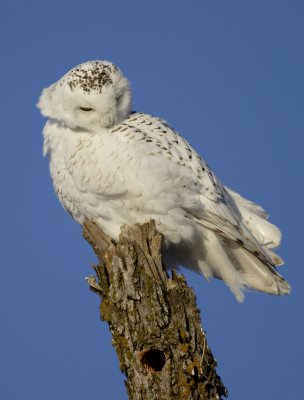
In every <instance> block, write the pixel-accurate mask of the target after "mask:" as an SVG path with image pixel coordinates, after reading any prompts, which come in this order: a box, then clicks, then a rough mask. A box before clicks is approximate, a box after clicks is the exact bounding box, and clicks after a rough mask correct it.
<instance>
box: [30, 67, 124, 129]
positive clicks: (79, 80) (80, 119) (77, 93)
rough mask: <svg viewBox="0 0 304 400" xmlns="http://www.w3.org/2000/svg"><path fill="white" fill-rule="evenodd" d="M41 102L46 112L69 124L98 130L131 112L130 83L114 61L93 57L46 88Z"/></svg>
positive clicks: (109, 125) (41, 109) (108, 126)
mask: <svg viewBox="0 0 304 400" xmlns="http://www.w3.org/2000/svg"><path fill="white" fill-rule="evenodd" d="M37 106H38V108H39V109H40V111H41V113H42V115H44V116H45V117H49V118H51V119H53V120H57V121H59V122H60V123H62V124H64V125H66V126H68V127H69V128H72V129H85V130H88V131H90V132H98V131H100V129H103V128H110V127H112V126H113V125H115V124H116V123H119V122H120V121H122V120H123V119H124V118H126V116H127V115H128V114H129V113H130V111H131V89H130V84H129V82H128V80H127V79H126V78H125V77H124V75H123V73H122V72H121V71H120V69H118V68H117V67H116V66H115V65H114V64H112V63H111V62H109V61H99V60H98V61H89V62H86V63H83V64H80V65H78V66H76V67H75V68H73V69H72V70H71V71H69V72H68V73H67V74H65V75H64V76H63V77H62V78H61V79H59V81H58V82H56V83H53V84H52V85H51V86H49V87H48V88H46V89H43V91H42V94H41V96H40V98H39V102H38V104H37Z"/></svg>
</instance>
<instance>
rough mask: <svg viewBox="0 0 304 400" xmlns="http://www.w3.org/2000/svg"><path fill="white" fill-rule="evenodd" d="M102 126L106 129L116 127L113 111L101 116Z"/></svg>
mask: <svg viewBox="0 0 304 400" xmlns="http://www.w3.org/2000/svg"><path fill="white" fill-rule="evenodd" d="M100 125H101V126H104V127H106V128H111V126H113V125H114V114H113V112H112V111H107V112H104V113H102V114H101V116H100Z"/></svg>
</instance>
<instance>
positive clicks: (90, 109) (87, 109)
mask: <svg viewBox="0 0 304 400" xmlns="http://www.w3.org/2000/svg"><path fill="white" fill-rule="evenodd" d="M79 108H80V110H82V111H92V110H93V108H90V107H79Z"/></svg>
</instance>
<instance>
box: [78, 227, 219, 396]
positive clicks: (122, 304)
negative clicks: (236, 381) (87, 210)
mask: <svg viewBox="0 0 304 400" xmlns="http://www.w3.org/2000/svg"><path fill="white" fill-rule="evenodd" d="M83 234H84V237H85V239H86V240H87V241H88V242H89V243H90V244H91V245H92V246H93V249H94V251H95V253H96V255H97V257H98V259H99V265H97V266H94V269H95V271H96V274H97V278H98V281H96V279H95V277H93V276H90V277H88V278H87V280H88V283H89V285H90V288H91V289H92V290H93V291H95V292H96V293H98V294H99V295H100V296H101V298H102V302H101V306H100V315H101V318H102V319H103V320H104V321H107V322H108V324H109V327H110V330H111V333H112V336H113V345H114V347H115V350H116V352H117V355H118V358H119V362H120V368H121V370H122V372H124V373H125V375H126V378H127V379H126V382H125V383H126V387H127V391H128V395H129V398H130V399H132V400H152V399H153V400H156V399H159V400H169V399H179V400H182V399H185V400H191V399H193V400H194V399H206V400H207V399H208V400H211V399H221V398H222V396H225V397H227V390H226V388H225V387H224V385H223V384H222V381H221V379H220V377H219V376H218V375H217V373H216V370H215V367H216V360H215V359H214V357H213V355H212V353H211V350H210V348H209V347H208V345H207V342H206V335H205V332H204V331H203V329H202V327H201V322H200V315H199V310H198V308H197V306H196V299H195V296H194V294H193V291H192V289H190V288H189V287H188V286H187V283H186V281H185V279H184V277H182V276H180V275H177V274H176V273H173V274H172V278H169V277H168V274H167V272H166V270H165V269H164V266H163V264H162V260H161V240H162V236H161V235H160V234H159V233H157V231H156V229H155V224H154V222H150V223H148V224H144V225H138V224H136V225H135V226H133V227H127V226H125V227H123V228H122V232H121V235H120V238H119V241H118V243H114V242H113V241H111V239H110V238H109V237H108V236H107V235H105V234H104V233H103V232H102V231H101V230H100V229H99V228H98V227H97V226H96V225H95V224H93V223H92V222H90V221H86V223H85V225H84V231H83Z"/></svg>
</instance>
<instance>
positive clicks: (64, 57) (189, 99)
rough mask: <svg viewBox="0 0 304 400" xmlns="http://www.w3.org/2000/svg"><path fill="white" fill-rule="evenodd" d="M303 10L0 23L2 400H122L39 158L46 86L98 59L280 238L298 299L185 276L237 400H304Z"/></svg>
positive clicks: (215, 9)
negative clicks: (256, 205)
mask: <svg viewBox="0 0 304 400" xmlns="http://www.w3.org/2000/svg"><path fill="white" fill-rule="evenodd" d="M303 21H304V3H303V1H300V0H299V1H295V0H286V1H281V0H267V1H262V0H257V1H244V0H237V1H236V0H229V1H228V0H217V1H211V0H209V1H205V0H197V1H186V0H184V1H164V0H153V1H150V2H148V1H143V0H140V1H139V0H134V1H131V0H130V1H125V0H117V1H113V2H111V1H103V0H86V1H78V0H74V1H59V0H52V1H42V0H40V1H38V0H36V1H34V0H28V1H21V0H19V1H15V0H10V1H7V2H2V4H1V9H0V41H1V47H0V48H1V62H0V69H1V73H0V83H1V86H0V88H1V89H0V105H1V120H2V129H1V143H2V145H1V157H0V162H1V168H0V173H1V187H2V191H1V214H2V215H1V221H2V229H1V236H2V239H1V243H2V246H1V270H0V271H1V280H0V320H1V328H0V381H1V383H0V398H1V399H5V400H17V399H18V400H19V399H31V400H54V399H58V400H61V399H73V400H82V399H88V398H101V399H109V400H117V399H122V400H124V399H126V394H125V391H124V384H123V375H122V374H121V373H120V372H119V370H118V362H117V359H116V355H115V353H114V351H113V350H112V348H111V344H110V335H109V333H108V327H107V325H106V324H105V323H101V322H100V321H99V312H98V305H99V300H98V298H97V296H96V295H94V294H93V293H91V292H89V291H88V289H87V286H86V282H85V280H84V277H85V276H86V275H88V274H90V273H91V271H90V263H92V262H94V261H95V257H94V255H93V253H92V250H91V248H90V247H89V245H88V244H87V243H86V242H85V241H84V240H83V239H82V237H81V229H80V227H79V226H78V225H77V224H76V223H74V221H72V220H71V219H70V217H69V216H68V215H66V214H65V213H64V211H63V210H62V209H61V206H60V204H59V202H58V201H57V199H56V197H55V195H54V193H53V189H52V185H51V182H50V178H49V173H48V165H47V161H46V160H44V159H43V158H42V151H41V147H42V136H41V131H42V128H43V125H44V123H45V121H44V120H43V118H42V117H41V116H40V115H39V112H38V110H37V109H36V107H35V104H36V102H37V99H38V96H39V94H40V91H41V89H42V88H43V87H46V86H48V85H49V84H50V83H52V82H54V81H56V80H57V79H58V78H59V77H60V76H61V75H62V74H63V73H65V72H66V71H67V70H68V69H70V68H71V67H73V66H74V65H76V64H78V63H80V62H83V61H87V60H89V59H108V60H111V61H113V62H115V63H117V64H118V65H119V66H120V67H121V68H122V69H123V70H124V71H125V73H126V75H127V76H128V77H129V79H130V80H131V82H132V85H133V90H134V109H136V110H138V111H144V112H148V113H152V114H155V115H159V116H162V117H164V118H165V119H167V120H168V121H169V122H170V123H171V124H173V125H174V126H175V127H176V128H177V129H178V130H179V131H180V132H181V133H182V134H183V135H184V136H185V137H186V138H187V139H188V140H189V141H190V142H191V144H192V145H193V146H194V147H195V148H196V149H197V150H198V151H199V152H200V153H201V155H202V156H203V157H204V158H205V159H206V160H207V161H208V162H209V164H210V165H211V166H212V167H213V169H214V170H215V172H216V173H217V175H218V176H219V177H220V178H221V179H222V180H223V181H224V182H225V183H226V184H227V185H229V186H230V187H232V188H234V189H235V190H237V191H239V192H241V193H242V194H243V195H245V196H247V197H249V198H250V199H252V200H255V201H257V202H260V203H261V204H262V205H263V206H264V207H265V208H266V209H267V210H268V211H269V213H270V214H271V219H272V221H274V222H275V223H277V224H278V225H279V226H280V227H281V229H282V231H283V234H284V237H283V244H282V247H281V250H280V255H281V256H282V257H283V258H284V259H285V261H286V266H285V267H282V270H281V271H282V273H283V274H284V276H285V277H286V278H287V279H288V280H289V281H290V282H291V284H292V286H293V292H292V294H291V296H290V297H285V298H275V297H271V296H267V295H263V294H252V293H251V294H248V295H247V297H246V300H245V302H244V304H241V305H240V304H238V303H237V302H236V301H235V299H234V298H233V296H232V295H231V293H230V292H229V290H228V289H227V288H226V287H225V286H224V284H223V283H222V282H216V281H214V282H212V283H211V284H208V283H207V282H206V281H205V280H204V279H203V278H201V277H199V276H197V275H193V274H190V273H186V276H187V279H188V281H189V283H190V284H191V285H192V286H193V287H194V289H195V292H196V294H197V297H198V304H199V307H200V308H201V311H202V318H203V322H204V326H205V329H206V330H207V334H208V340H209V343H210V345H211V347H212V349H213V352H214V354H215V357H216V358H217V360H218V363H219V365H218V372H219V373H220V375H221V376H222V379H223V381H224V383H225V384H226V386H227V387H228V388H229V391H230V399H233V400H244V399H246V400H256V399H259V400H264V399H265V400H266V399H267V400H269V399H276V400H283V399H294V398H299V396H301V394H300V392H301V391H300V387H299V385H300V386H301V382H302V380H303V378H302V375H303V359H304V354H303V337H304V322H303V303H304V302H303V293H304V290H303V283H304V280H303V265H302V264H303V255H302V249H303V226H304V221H303V208H304V204H303V194H304V190H303V166H302V164H303V134H304V130H303V128H304V121H303V106H304V101H303V93H304V80H303V71H304V24H303Z"/></svg>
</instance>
